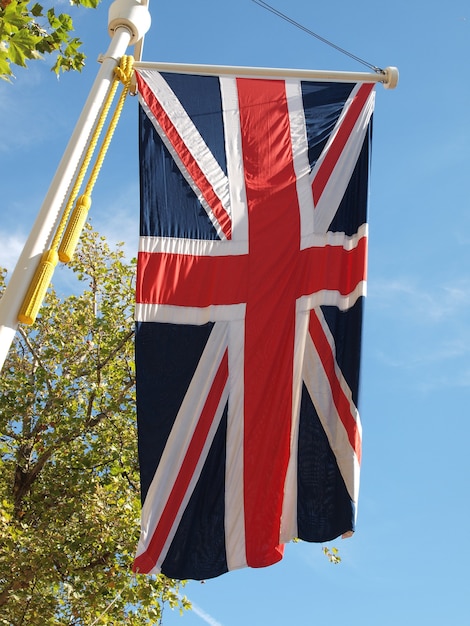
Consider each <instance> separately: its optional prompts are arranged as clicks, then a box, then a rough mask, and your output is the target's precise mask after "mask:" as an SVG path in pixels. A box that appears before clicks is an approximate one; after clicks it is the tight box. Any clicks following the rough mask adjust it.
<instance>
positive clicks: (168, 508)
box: [133, 351, 228, 574]
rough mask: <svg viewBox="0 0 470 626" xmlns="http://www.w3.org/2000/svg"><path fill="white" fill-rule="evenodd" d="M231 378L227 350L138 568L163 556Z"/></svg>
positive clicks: (143, 569) (144, 569) (147, 567)
mask: <svg viewBox="0 0 470 626" xmlns="http://www.w3.org/2000/svg"><path fill="white" fill-rule="evenodd" d="M227 379H228V355H227V351H225V354H224V356H223V357H222V361H221V363H220V366H219V369H218V370H217V373H216V375H215V378H214V382H213V384H212V386H211V389H210V392H209V395H208V396H207V399H206V402H205V404H204V408H203V410H202V412H201V416H200V418H199V421H198V423H197V426H196V428H195V430H194V434H193V437H192V439H191V442H190V444H189V446H188V450H187V452H186V456H185V457H184V460H183V463H182V465H181V469H180V471H179V473H178V476H177V478H176V481H175V483H174V485H173V488H172V490H171V493H170V496H169V498H168V500H167V503H166V505H165V508H164V510H163V513H162V515H161V517H160V519H159V521H158V524H157V526H156V527H155V530H154V533H153V536H152V539H151V540H150V542H149V544H148V547H147V550H146V551H145V552H143V553H142V554H140V555H139V556H138V557H136V559H135V561H134V565H133V570H134V572H137V571H138V572H140V573H142V574H147V573H148V572H150V571H151V570H152V569H153V568H154V567H155V564H156V563H157V561H158V559H159V557H160V554H161V552H162V550H163V547H164V545H165V543H166V541H167V539H168V535H169V534H170V532H171V529H172V527H173V524H174V523H175V520H176V517H177V515H178V513H179V511H180V508H181V504H182V502H183V500H184V497H185V495H186V492H187V491H188V488H189V484H190V482H191V480H192V478H193V476H194V472H195V470H196V466H197V464H198V462H199V460H200V457H201V454H202V450H203V448H204V445H205V443H206V440H207V436H208V434H209V430H210V428H211V426H212V423H213V421H214V418H215V415H216V412H217V407H218V406H219V402H220V398H221V397H222V393H223V390H224V388H225V385H226V384H227Z"/></svg>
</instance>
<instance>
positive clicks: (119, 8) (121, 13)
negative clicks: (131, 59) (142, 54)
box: [108, 0, 151, 46]
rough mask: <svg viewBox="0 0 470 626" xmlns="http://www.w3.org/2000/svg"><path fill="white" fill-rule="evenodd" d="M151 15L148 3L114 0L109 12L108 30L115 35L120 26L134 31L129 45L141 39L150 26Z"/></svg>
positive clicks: (136, 0) (135, 0)
mask: <svg viewBox="0 0 470 626" xmlns="http://www.w3.org/2000/svg"><path fill="white" fill-rule="evenodd" d="M150 23H151V17H150V13H149V10H148V7H147V5H146V4H142V3H140V2H138V0H114V2H113V3H112V5H111V6H110V7H109V12H108V32H109V34H110V36H111V37H113V35H114V32H115V30H116V29H117V28H119V27H122V26H124V27H126V28H128V29H129V30H130V32H131V33H132V35H131V40H130V42H129V45H131V46H133V45H134V44H136V43H137V42H138V41H140V40H141V39H142V38H143V36H144V35H145V33H146V32H147V31H148V29H149V28H150Z"/></svg>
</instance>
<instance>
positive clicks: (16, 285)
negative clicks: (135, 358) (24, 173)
mask: <svg viewBox="0 0 470 626" xmlns="http://www.w3.org/2000/svg"><path fill="white" fill-rule="evenodd" d="M149 26H150V15H149V14H148V10H147V7H146V6H145V7H144V6H143V5H141V4H140V2H139V1H138V0H117V1H115V2H114V3H113V4H112V5H111V7H110V17H109V24H108V29H109V32H110V34H111V36H112V39H111V43H110V45H109V47H108V50H107V52H106V54H105V55H104V57H103V60H102V64H101V67H100V69H99V71H98V74H97V76H96V79H95V82H94V83H93V86H92V88H91V91H90V93H89V95H88V98H87V100H86V102H85V105H84V107H83V110H82V112H81V114H80V117H79V118H78V121H77V124H76V126H75V130H74V132H73V134H72V136H71V138H70V140H69V143H68V145H67V148H66V149H65V152H64V154H63V156H62V159H61V161H60V163H59V166H58V168H57V171H56V173H55V175H54V178H53V179H52V182H51V185H50V187H49V191H48V192H47V195H46V197H45V199H44V202H43V204H42V207H41V209H40V211H39V213H38V216H37V218H36V221H35V223H34V225H33V228H32V230H31V233H30V235H29V237H28V239H27V241H26V243H25V246H24V248H23V252H22V253H21V255H20V258H19V259H18V262H17V264H16V267H15V269H14V271H13V273H12V275H11V278H10V280H9V282H8V285H7V287H6V289H5V291H4V293H3V295H2V298H1V299H0V370H1V368H2V367H3V364H4V362H5V359H6V357H7V354H8V351H9V349H10V346H11V343H12V342H13V339H14V337H15V333H16V330H17V328H18V319H17V315H18V311H19V309H20V307H21V305H22V304H23V300H24V298H25V296H26V292H27V290H28V288H29V285H30V282H31V280H32V278H33V276H34V273H35V271H36V268H37V266H38V263H39V261H40V259H41V256H42V254H43V252H44V251H45V250H46V249H47V248H48V247H49V245H50V244H51V242H52V238H53V236H54V232H55V229H56V227H57V225H58V222H59V219H60V215H61V209H62V205H63V203H64V199H65V196H66V194H67V191H68V189H69V187H70V184H71V182H72V180H73V178H74V176H75V173H76V171H77V168H78V166H79V164H80V161H81V159H82V156H83V154H84V152H85V149H86V145H87V142H88V140H89V137H90V135H91V132H92V130H93V127H94V125H95V123H96V120H97V118H98V116H99V114H100V111H101V108H102V105H103V103H104V100H105V99H106V96H107V94H108V92H109V90H110V88H111V84H112V82H113V79H114V68H115V67H116V66H117V65H118V63H119V61H120V58H121V57H122V56H123V54H125V52H126V50H127V47H128V46H129V45H130V44H135V43H136V41H138V40H139V39H141V38H142V37H143V35H144V34H145V32H147V30H148V28H149Z"/></svg>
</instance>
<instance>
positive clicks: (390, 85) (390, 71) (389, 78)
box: [383, 67, 398, 89]
mask: <svg viewBox="0 0 470 626" xmlns="http://www.w3.org/2000/svg"><path fill="white" fill-rule="evenodd" d="M384 74H385V78H384V80H383V85H384V87H385V89H395V87H396V86H397V85H398V68H397V67H386V68H385V69H384Z"/></svg>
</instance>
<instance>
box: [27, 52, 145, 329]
mask: <svg viewBox="0 0 470 626" xmlns="http://www.w3.org/2000/svg"><path fill="white" fill-rule="evenodd" d="M133 65H134V59H133V57H129V56H123V57H122V58H121V62H120V65H119V66H118V67H116V68H115V69H114V80H113V84H112V85H111V89H110V90H109V92H108V95H107V97H106V100H105V102H104V104H103V108H102V110H101V113H100V116H99V118H98V121H97V123H96V126H95V129H94V131H93V134H92V136H91V139H90V141H89V143H88V147H87V150H86V153H85V156H84V158H83V161H82V164H81V166H80V169H79V172H78V174H77V177H76V179H75V182H74V185H73V187H72V190H71V192H70V197H69V200H68V202H67V204H66V206H65V209H64V212H63V214H62V217H61V219H60V222H59V225H58V227H57V230H56V232H55V235H54V237H53V239H52V243H51V247H50V249H49V250H46V251H45V252H44V253H43V255H42V258H41V260H40V262H39V265H38V267H37V269H36V272H35V274H34V276H33V279H32V281H31V284H30V286H29V289H28V291H27V293H26V297H25V299H24V301H23V304H22V306H21V309H20V312H19V314H18V321H19V322H21V323H23V324H28V325H31V324H33V323H34V321H35V319H36V317H37V314H38V312H39V308H40V306H41V304H42V302H43V300H44V297H45V295H46V291H47V289H48V287H49V284H50V282H51V278H52V275H53V273H54V269H55V267H56V265H57V263H58V261H59V259H60V260H61V261H63V262H68V261H70V259H71V258H72V255H73V252H74V250H75V247H76V245H77V242H78V239H79V237H80V233H81V230H82V228H83V225H84V223H85V220H86V216H87V214H88V209H89V208H90V206H91V191H92V189H93V187H94V185H95V183H96V179H97V177H98V174H99V171H100V169H101V166H102V164H103V160H104V157H105V155H106V152H107V150H108V147H109V144H110V142H111V138H112V136H113V134H114V131H115V129H116V125H117V123H118V120H119V116H120V114H121V111H122V108H123V106H124V101H125V99H126V96H127V94H128V92H129V87H130V83H131V78H132V73H133ZM119 82H123V83H124V89H123V92H122V94H121V97H120V99H119V102H118V105H117V107H116V111H115V113H114V115H113V118H112V120H111V123H110V126H109V128H108V131H107V133H106V136H105V139H104V141H103V145H102V147H101V149H100V152H99V155H98V158H97V162H96V164H95V166H94V168H93V171H92V174H91V176H90V180H89V182H88V184H87V187H86V189H85V193H84V194H83V195H82V196H80V197H79V198H78V200H77V203H76V206H75V208H74V211H73V213H72V216H71V217H70V220H69V216H70V213H71V210H72V206H73V203H74V202H75V200H76V198H77V195H78V191H79V189H80V187H81V185H82V183H83V179H84V178H85V174H86V172H87V170H88V167H89V164H90V161H91V159H92V157H93V154H94V151H95V149H96V146H97V144H98V140H99V137H100V135H101V132H102V130H103V126H104V123H105V121H106V118H107V116H108V113H109V109H110V108H111V104H112V101H113V99H114V96H115V94H116V90H117V88H118V86H119ZM64 231H65V234H64ZM61 240H62V242H61Z"/></svg>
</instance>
